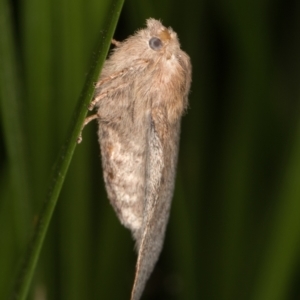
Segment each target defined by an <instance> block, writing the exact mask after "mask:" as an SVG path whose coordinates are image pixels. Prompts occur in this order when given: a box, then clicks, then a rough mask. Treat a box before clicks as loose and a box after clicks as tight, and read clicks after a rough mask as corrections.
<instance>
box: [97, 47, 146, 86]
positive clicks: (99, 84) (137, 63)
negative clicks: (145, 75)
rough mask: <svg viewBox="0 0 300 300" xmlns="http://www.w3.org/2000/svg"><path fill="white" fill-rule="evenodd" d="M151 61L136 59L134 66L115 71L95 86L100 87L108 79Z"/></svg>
mask: <svg viewBox="0 0 300 300" xmlns="http://www.w3.org/2000/svg"><path fill="white" fill-rule="evenodd" d="M117 43H120V42H117ZM148 63H149V61H148V60H145V59H139V60H136V61H134V66H133V67H130V68H125V69H123V70H121V71H119V72H116V73H113V74H111V75H109V76H107V77H105V78H103V79H101V80H99V81H98V82H97V83H96V85H95V88H98V87H99V86H101V85H102V84H103V83H105V82H107V81H110V80H113V79H115V78H117V77H120V76H122V75H124V74H125V73H127V72H128V71H133V70H134V69H138V68H140V67H141V66H142V65H147V64H148Z"/></svg>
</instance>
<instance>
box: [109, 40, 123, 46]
mask: <svg viewBox="0 0 300 300" xmlns="http://www.w3.org/2000/svg"><path fill="white" fill-rule="evenodd" d="M111 43H112V44H113V45H114V46H116V47H119V46H120V45H121V44H122V43H121V42H119V41H116V40H115V39H112V40H111Z"/></svg>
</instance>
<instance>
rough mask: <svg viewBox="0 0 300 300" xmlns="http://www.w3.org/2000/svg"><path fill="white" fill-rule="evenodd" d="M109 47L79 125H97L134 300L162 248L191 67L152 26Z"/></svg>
mask: <svg viewBox="0 0 300 300" xmlns="http://www.w3.org/2000/svg"><path fill="white" fill-rule="evenodd" d="M113 43H114V44H115V45H116V47H115V48H114V50H113V52H112V54H111V55H110V57H109V58H108V59H107V60H106V62H105V64H104V67H103V70H102V73H101V76H100V78H99V81H98V82H97V84H96V91H95V96H94V99H93V101H92V102H91V104H90V107H89V109H90V110H92V109H94V108H95V109H96V110H97V113H96V114H95V115H92V116H90V117H88V118H87V119H86V121H85V123H84V125H86V124H87V123H88V122H89V121H91V120H93V119H97V120H98V123H99V130H98V135H99V143H100V148H101V156H102V166H103V173H104V180H105V185H106V190H107V194H108V198H109V200H110V202H111V204H112V206H113V208H114V210H115V212H116V214H117V216H118V218H119V219H120V221H121V223H122V224H123V225H124V226H125V227H127V228H129V229H130V230H131V232H132V235H133V238H134V240H135V241H136V249H137V252H138V259H137V264H136V273H135V280H134V284H133V289H132V294H131V300H138V299H140V297H141V295H142V292H143V290H144V287H145V284H146V281H147V280H148V278H149V276H150V274H151V272H152V271H153V268H154V266H155V263H156V262H157V260H158V257H159V254H160V252H161V249H162V246H163V241H164V236H165V230H166V225H167V222H168V219H169V212H170V205H171V200H172V196H173V190H174V180H175V171H176V164H177V156H178V143H179V134H180V121H181V117H182V114H183V113H184V111H185V109H186V107H187V104H188V93H189V89H190V83H191V64H190V59H189V57H188V55H187V54H186V53H185V52H183V51H182V50H181V49H180V44H179V41H178V38H177V35H176V33H175V32H174V31H173V30H172V29H171V28H166V27H164V26H163V25H162V24H161V22H160V21H157V20H155V19H148V20H147V27H146V28H144V29H141V30H139V31H137V32H136V33H135V34H134V35H133V36H130V37H129V38H127V39H126V40H125V41H123V42H115V41H113ZM80 140H81V137H79V141H80Z"/></svg>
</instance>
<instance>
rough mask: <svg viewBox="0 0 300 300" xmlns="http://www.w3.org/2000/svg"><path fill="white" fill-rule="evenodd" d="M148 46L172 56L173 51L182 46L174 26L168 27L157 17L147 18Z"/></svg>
mask: <svg viewBox="0 0 300 300" xmlns="http://www.w3.org/2000/svg"><path fill="white" fill-rule="evenodd" d="M146 32H147V38H148V46H149V48H150V49H151V50H152V51H155V52H158V53H160V54H167V56H170V55H171V53H172V52H173V51H176V50H177V49H179V48H180V45H179V42H178V39H177V34H176V33H175V32H174V31H173V30H172V28H170V27H169V28H166V27H164V26H163V25H162V23H161V22H160V21H158V20H155V19H148V20H147V28H146Z"/></svg>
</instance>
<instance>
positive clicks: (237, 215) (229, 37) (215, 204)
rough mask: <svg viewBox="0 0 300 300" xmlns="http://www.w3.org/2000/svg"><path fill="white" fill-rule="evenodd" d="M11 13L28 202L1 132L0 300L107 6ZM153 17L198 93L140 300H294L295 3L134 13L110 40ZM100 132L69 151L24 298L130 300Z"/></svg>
mask: <svg viewBox="0 0 300 300" xmlns="http://www.w3.org/2000/svg"><path fill="white" fill-rule="evenodd" d="M0 1H1V2H2V4H3V3H4V2H7V0H0ZM9 3H10V7H11V17H12V25H13V28H14V38H15V39H14V41H13V42H14V44H15V52H14V53H12V55H14V57H15V58H16V60H17V74H18V80H19V82H18V85H16V86H15V88H14V90H15V92H16V94H17V95H18V97H17V98H18V102H19V105H20V107H19V111H20V113H21V118H20V120H19V121H20V124H21V130H22V132H23V144H22V151H23V150H24V152H23V154H24V156H25V157H26V164H27V166H24V168H22V169H23V170H24V174H23V176H25V179H24V180H25V181H27V183H28V186H29V189H28V190H26V191H25V190H22V189H18V188H16V186H15V185H14V182H15V181H14V178H15V177H14V176H17V175H20V174H17V175H16V174H14V173H13V172H11V169H10V151H13V150H12V149H14V148H13V147H12V149H10V148H9V146H7V144H6V139H5V132H6V131H5V126H2V130H1V132H0V135H1V142H0V146H1V159H0V165H1V170H0V171H1V173H0V197H1V198H0V299H6V297H7V295H8V292H9V290H10V288H11V285H12V283H13V281H14V278H15V274H16V270H17V267H18V264H19V262H20V260H21V257H22V254H23V252H24V249H25V246H26V244H27V241H28V239H29V236H30V232H31V230H32V228H33V225H34V223H35V222H36V215H37V213H38V212H39V209H40V207H41V205H42V203H43V200H44V199H45V196H46V193H47V189H48V186H49V184H50V182H49V181H50V176H51V172H52V171H53V166H54V162H55V160H56V158H57V155H58V152H59V149H60V147H61V145H62V144H63V142H64V140H65V137H66V134H67V130H68V128H69V126H70V122H71V117H72V114H73V111H74V108H75V106H76V102H77V99H78V97H79V94H80V91H81V90H82V87H83V83H84V80H85V76H86V74H87V71H88V69H89V66H90V64H89V63H90V61H91V57H92V54H93V52H94V51H95V49H96V48H95V46H96V44H97V40H98V39H99V35H100V32H101V28H103V24H104V22H106V18H107V16H108V10H109V8H110V1H106V0H89V1H87V0H72V1H71V0H26V1H12V2H9ZM149 17H154V18H158V19H161V20H162V21H163V23H164V25H166V26H171V27H172V28H173V29H174V30H175V31H176V32H177V33H178V36H179V38H180V41H181V45H182V48H183V50H184V51H186V52H187V53H188V54H189V55H190V57H191V61H192V65H193V83H192V87H191V93H190V101H189V102H190V106H189V109H188V111H187V114H186V115H185V116H184V118H183V122H182V135H181V146H180V156H179V164H178V174H177V181H176V191H175V196H174V201H173V206H172V212H171V218H170V222H169V226H168V230H167V236H166V241H165V247H164V249H163V252H162V254H161V257H160V260H159V262H158V264H157V267H156V269H155V270H154V272H153V275H152V277H151V279H150V281H149V282H148V285H147V288H146V290H145V293H144V297H143V299H188V300H193V299H203V300H214V299H217V300H225V299H226V300H227V299H228V300H235V299H239V300H240V299H243V300H244V299H245V300H247V299H249V300H283V299H288V300H294V299H299V298H300V288H299V285H300V268H299V258H300V255H299V254H300V251H299V250H300V247H299V246H300V243H299V242H300V118H299V116H300V110H299V102H300V101H299V100H300V1H297V0H293V1H292V0H289V1H284V0H278V1H275V0H273V1H271V0H270V1H267V0H252V1H250V0H248V1H247V0H228V1H222V0H216V1H208V0H205V1H196V0H185V1H171V0H166V1H161V0H160V1H159V0H155V1H149V0H148V1H140V0H128V1H126V2H125V4H124V8H123V12H122V14H121V18H120V21H119V25H118V27H117V31H116V34H115V38H116V39H117V40H122V39H124V38H126V37H127V36H128V35H130V34H133V33H134V31H135V30H137V29H138V28H141V27H143V26H144V25H145V19H147V18H149ZM0 18H1V11H0ZM0 20H2V19H0ZM0 38H1V39H2V38H3V36H2V37H1V36H0ZM1 59H5V58H4V57H0V60H1ZM0 71H1V70H0ZM2 97H3V96H2ZM11 109H12V110H14V109H15V107H11ZM2 124H3V123H2ZM96 130H97V129H96V124H92V125H89V126H88V127H87V128H86V129H85V130H84V132H83V142H82V144H80V145H79V146H78V147H77V149H76V152H75V155H74V157H73V160H72V163H71V167H70V170H69V172H68V176H67V178H66V182H65V184H64V187H63V191H62V193H61V195H60V198H59V201H58V205H57V208H56V211H55V214H54V217H53V220H52V222H51V226H50V229H49V232H48V235H47V238H46V241H45V244H44V246H43V250H42V256H41V259H40V261H39V263H38V269H37V271H36V276H35V279H34V282H33V285H32V290H31V296H30V299H44V298H35V297H38V296H37V295H38V294H39V293H41V294H43V293H45V294H46V295H47V298H45V299H51V300H52V299H55V300H60V299H62V300H83V299H89V300H93V299H97V300H98V299H120V300H121V299H129V294H130V290H131V285H132V282H133V276H134V268H135V260H136V256H135V253H134V250H133V249H134V243H133V241H132V239H131V236H130V233H129V231H128V230H126V229H125V228H123V227H122V226H121V225H120V224H119V222H118V220H117V218H116V216H115V215H114V212H113V210H112V208H111V207H110V205H109V202H108V199H107V197H106V193H105V190H104V186H103V178H102V171H101V162H100V158H99V155H100V153H99V146H98V143H97V135H96ZM21 175H22V174H21Z"/></svg>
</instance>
